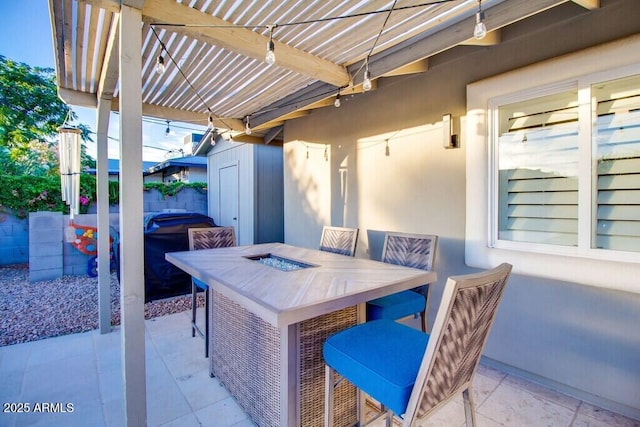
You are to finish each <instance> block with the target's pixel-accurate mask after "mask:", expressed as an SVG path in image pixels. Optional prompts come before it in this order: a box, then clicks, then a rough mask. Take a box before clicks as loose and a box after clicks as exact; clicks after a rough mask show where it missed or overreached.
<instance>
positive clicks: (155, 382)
mask: <svg viewBox="0 0 640 427" xmlns="http://www.w3.org/2000/svg"><path fill="white" fill-rule="evenodd" d="M146 340H147V345H146V352H147V353H146V360H147V402H148V403H147V424H148V425H149V426H166V427H169V426H177V427H190V426H212V427H227V426H234V427H244V426H253V425H254V424H253V423H252V422H251V420H250V419H249V418H248V417H247V415H246V414H245V413H244V412H243V411H242V409H241V408H240V407H239V406H238V405H237V403H236V402H235V400H234V399H233V397H231V396H230V395H229V393H228V392H227V391H226V390H225V388H224V387H222V386H221V385H220V384H219V383H218V381H217V380H216V379H215V378H210V377H209V373H208V363H207V362H208V359H205V358H204V348H203V347H204V344H203V341H202V340H201V339H200V338H192V337H191V332H190V328H189V316H188V312H184V313H178V314H173V315H170V316H165V317H161V318H156V319H152V320H147V321H146ZM121 377H122V374H121V362H120V332H119V330H118V329H117V328H116V329H115V330H114V332H113V333H110V334H105V335H101V334H100V333H99V332H98V331H92V332H86V333H81V334H72V335H67V336H62V337H57V338H50V339H46V340H42V341H34V342H30V343H25V344H17V345H13V346H7V347H0V402H2V403H3V405H4V403H8V402H13V403H19V402H28V403H30V405H31V408H32V409H33V408H34V404H35V403H43V402H51V403H62V404H67V403H72V404H73V412H67V413H33V412H32V413H22V414H8V413H0V426H2V427H4V426H18V427H21V426H47V427H51V426H65V427H69V426H83V427H84V426H92V427H99V426H122V425H123V424H124V408H123V397H122V379H121ZM475 403H476V409H477V416H478V424H479V425H480V426H541V425H547V426H592V427H594V426H603V427H604V426H608V427H610V426H640V421H634V420H631V419H628V418H625V417H623V416H621V415H618V414H614V413H611V412H609V411H606V410H602V409H600V408H597V407H595V406H593V405H590V404H588V403H586V402H582V401H580V400H577V399H574V398H572V397H568V396H565V395H563V394H560V393H556V392H553V391H551V390H548V389H545V388H543V387H540V386H537V385H535V384H532V383H530V382H527V381H524V380H522V379H519V378H517V377H514V376H511V375H507V374H505V373H502V372H500V371H497V370H495V369H492V368H488V367H486V366H484V365H480V368H479V371H478V374H477V376H476V380H475ZM3 409H4V408H3ZM376 424H378V423H376ZM463 424H464V412H463V407H462V399H458V400H456V401H453V402H451V403H449V404H448V405H447V406H446V407H444V408H443V409H442V410H440V411H439V412H438V413H437V414H436V416H435V417H433V418H431V419H430V420H429V422H428V423H427V424H425V425H428V426H462V425H463Z"/></svg>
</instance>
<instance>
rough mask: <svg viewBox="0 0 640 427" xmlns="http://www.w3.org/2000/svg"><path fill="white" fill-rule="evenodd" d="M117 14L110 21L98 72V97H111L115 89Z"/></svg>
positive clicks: (117, 63) (117, 60) (117, 72)
mask: <svg viewBox="0 0 640 427" xmlns="http://www.w3.org/2000/svg"><path fill="white" fill-rule="evenodd" d="M119 16H120V15H119V14H118V15H115V16H114V19H113V21H111V29H110V31H109V40H107V47H106V50H105V56H104V62H103V66H102V72H101V73H100V81H99V82H98V93H97V98H98V99H111V98H112V97H113V93H114V91H115V90H116V84H117V83H118V77H119V70H118V66H119V59H118V55H119V51H118V37H119V35H120V25H119V21H120V19H119Z"/></svg>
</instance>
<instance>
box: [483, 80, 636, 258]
mask: <svg viewBox="0 0 640 427" xmlns="http://www.w3.org/2000/svg"><path fill="white" fill-rule="evenodd" d="M566 86H569V88H567V87H563V89H562V90H559V91H558V92H552V93H547V91H545V90H544V88H542V89H541V88H537V89H536V90H535V91H531V95H530V96H528V94H527V93H526V92H525V93H523V94H518V95H517V96H512V97H510V98H509V97H507V98H505V99H510V100H513V99H517V101H516V102H511V101H507V102H504V103H501V102H500V101H496V103H495V106H494V107H493V115H492V117H494V120H495V123H494V124H493V129H494V144H495V145H494V147H495V148H494V150H493V152H494V155H495V160H494V164H495V165H496V166H497V170H496V171H495V172H494V173H495V175H494V176H495V177H496V178H495V180H494V186H495V188H494V192H493V194H494V195H495V197H496V198H497V200H495V204H496V207H497V208H496V212H495V215H496V218H495V219H494V222H493V224H494V227H495V229H494V230H493V233H494V234H493V235H494V236H495V237H494V238H495V239H496V241H497V242H500V241H506V242H522V243H535V244H542V245H556V246H567V247H579V246H580V242H581V238H580V235H581V233H583V234H584V235H585V236H586V235H587V233H588V232H587V230H591V236H590V238H589V237H588V236H587V238H586V239H582V241H583V242H589V241H590V242H591V245H590V248H585V249H606V250H615V251H631V252H640V76H631V77H625V78H622V79H616V80H611V81H606V82H598V83H595V84H590V85H583V84H581V82H579V81H576V82H575V84H568V85H566ZM550 91H551V89H550ZM580 91H582V92H583V94H582V96H581V97H580V99H581V100H585V99H586V100H588V99H590V100H591V106H590V108H581V106H580V103H579V97H578V93H579V92H580ZM586 91H588V93H586ZM540 93H544V95H542V96H539V95H538V96H536V95H537V94H540ZM585 94H586V95H588V96H586V95H585ZM583 104H585V105H586V104H589V102H588V101H586V102H584V101H583ZM585 124H586V126H585ZM585 129H586V130H587V131H585ZM584 153H587V154H588V156H585V155H584ZM589 153H591V154H589ZM585 159H590V160H589V161H585ZM581 180H582V181H584V182H587V186H582V185H581ZM589 182H591V185H589ZM589 188H591V194H585V195H583V196H581V193H580V192H581V191H582V192H584V193H586V192H587V191H588V190H585V189H589ZM586 201H588V203H589V204H590V206H589V208H588V209H583V208H582V209H581V203H582V204H585V205H586V203H585V202H586ZM585 212H591V217H589V218H581V217H580V215H583V217H586V216H587V215H585ZM581 213H582V214H581ZM585 221H586V222H587V223H588V224H589V227H585V228H581V227H580V223H581V222H582V223H584V222H585ZM585 245H586V244H585Z"/></svg>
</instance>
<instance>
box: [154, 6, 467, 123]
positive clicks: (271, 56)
mask: <svg viewBox="0 0 640 427" xmlns="http://www.w3.org/2000/svg"><path fill="white" fill-rule="evenodd" d="M453 1H456V0H432V1H427V2H423V3H419V4H414V5H407V6H400V7H396V3H397V0H394V2H393V5H392V6H391V7H390V8H386V9H381V10H374V11H368V12H360V13H353V14H347V15H340V16H333V17H326V18H318V19H310V20H302V21H293V22H285V23H275V24H269V25H264V24H261V25H238V24H226V25H210V24H180V23H154V24H151V25H150V27H151V30H152V31H153V34H154V36H155V37H156V39H157V40H158V42H159V43H160V46H161V48H162V51H161V54H160V56H159V57H158V62H160V58H162V60H161V62H163V65H165V66H166V64H164V63H165V59H164V57H163V56H162V52H164V53H165V54H166V56H167V57H168V58H169V60H170V61H171V63H172V64H173V65H175V67H176V69H177V70H178V72H179V73H180V75H181V76H182V78H183V79H184V80H185V82H186V83H187V84H188V86H189V87H190V89H191V90H192V91H193V92H194V93H195V95H196V96H197V97H198V99H199V100H200V102H202V104H203V105H204V106H205V107H206V109H207V112H208V113H209V123H210V124H211V126H209V127H210V129H212V130H215V129H213V125H212V124H213V120H212V117H215V118H216V119H217V120H218V121H220V122H221V123H222V125H223V126H224V127H225V128H226V130H225V131H224V132H223V134H224V133H227V132H231V129H232V128H231V126H229V125H228V124H227V123H225V122H224V120H223V119H222V118H220V117H218V116H215V115H214V114H213V112H212V111H211V108H210V107H209V106H208V104H207V103H206V101H205V100H204V99H203V98H202V96H201V95H200V93H199V92H198V91H197V90H196V88H195V87H194V86H193V84H192V83H191V81H190V80H189V79H188V77H187V76H186V74H185V73H184V72H183V71H182V69H181V68H180V66H179V65H178V63H177V61H175V59H174V58H173V56H172V55H171V53H170V52H169V50H168V49H167V48H166V46H165V44H164V43H163V42H162V40H161V39H160V36H159V35H158V33H157V32H156V29H155V27H191V28H198V27H203V28H244V29H254V30H255V29H266V30H268V31H269V41H268V42H267V54H266V55H265V62H267V63H268V64H269V65H272V64H273V63H275V45H274V42H273V31H274V29H275V28H277V27H286V26H296V25H307V24H315V23H322V22H329V21H335V20H342V19H352V18H359V17H363V16H370V15H376V14H380V13H387V16H386V18H385V21H384V23H383V25H382V28H381V29H380V31H379V32H378V35H377V37H376V39H375V41H374V43H373V45H372V46H371V49H370V50H369V53H368V54H367V56H366V59H365V61H364V62H363V63H362V65H361V66H360V68H359V69H358V70H357V71H356V72H355V73H354V75H358V74H359V73H360V71H362V69H363V68H365V76H364V77H365V78H366V77H367V75H368V80H369V84H367V85H366V86H367V87H369V89H370V88H371V87H370V80H371V75H370V74H371V73H370V72H369V59H370V57H371V55H372V53H373V50H374V49H375V47H376V45H377V43H378V41H379V39H380V37H381V35H382V33H383V31H384V29H385V27H386V24H387V21H388V20H389V17H390V16H391V13H392V12H394V11H402V10H408V9H415V8H424V7H428V6H434V5H439V4H444V3H450V2H453ZM156 67H157V66H156ZM363 83H365V79H363ZM363 86H364V85H363ZM345 87H347V86H345ZM342 89H343V88H340V90H342ZM363 89H364V87H363ZM365 90H367V89H365ZM331 92H333V90H332V91H330V92H329V93H331ZM313 98H316V96H314V97H310V98H309V99H313ZM301 101H304V100H297V101H296V103H299V102H301ZM334 105H336V106H338V105H340V96H339V92H338V95H337V96H336V100H335V101H334ZM281 107H282V106H281ZM271 110H275V108H273V109H266V110H260V111H258V112H253V113H252V114H251V115H256V114H263V113H265V112H268V111H271ZM248 117H249V115H247V116H245V118H246V121H245V127H248V128H249V129H250V127H249V126H246V125H247V123H248Z"/></svg>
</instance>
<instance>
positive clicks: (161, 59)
mask: <svg viewBox="0 0 640 427" xmlns="http://www.w3.org/2000/svg"><path fill="white" fill-rule="evenodd" d="M165 68H166V67H165V65H164V56H162V53H161V54H160V55H158V59H157V61H156V73H158V74H160V75H163V74H164V71H165Z"/></svg>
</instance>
